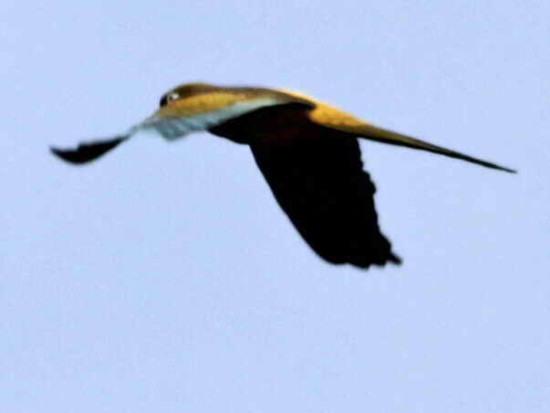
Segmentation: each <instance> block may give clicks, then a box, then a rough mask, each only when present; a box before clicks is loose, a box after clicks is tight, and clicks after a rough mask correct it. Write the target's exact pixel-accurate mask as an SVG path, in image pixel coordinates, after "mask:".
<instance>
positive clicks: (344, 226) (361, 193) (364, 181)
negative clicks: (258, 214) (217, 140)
mask: <svg viewBox="0 0 550 413" xmlns="http://www.w3.org/2000/svg"><path fill="white" fill-rule="evenodd" d="M284 111H285V108H279V109H265V110H262V111H258V112H260V114H259V115H249V116H248V117H247V118H244V117H243V122H244V123H242V125H246V126H243V132H245V133H247V134H248V135H249V139H248V141H249V144H250V146H251V148H252V153H253V154H254V157H255V159H256V163H257V164H258V166H259V168H260V169H261V171H262V173H263V175H264V177H265V178H266V180H267V182H268V184H269V186H270V187H271V190H272V191H273V194H274V195H275V198H276V199H277V202H278V203H279V205H280V206H281V207H282V208H283V210H284V211H285V212H286V214H287V215H288V217H289V218H290V220H291V221H292V223H293V224H294V226H295V227H296V229H297V230H298V231H299V233H300V234H301V235H302V237H303V238H304V239H305V240H306V242H307V243H308V244H309V245H310V246H311V248H313V250H314V251H315V252H316V253H317V254H319V255H320V256H321V257H323V258H324V259H326V260H327V261H330V262H332V263H335V264H344V263H349V264H352V265H355V266H358V267H362V268H368V267H369V266H370V265H372V264H374V265H385V264H386V263H388V262H392V263H395V264H400V263H401V260H400V258H399V257H398V256H397V255H395V254H394V253H393V252H392V251H391V244H390V242H389V241H388V240H387V238H386V237H385V236H384V235H383V234H382V233H381V232H380V228H379V227H378V219H377V215H376V210H375V207H374V200H373V195H374V192H375V187H374V184H373V183H372V182H371V180H370V178H369V175H368V174H367V173H366V172H365V171H363V163H362V162H361V152H360V149H359V144H358V142H357V139H355V138H353V137H350V136H349V135H346V134H342V133H340V132H337V131H334V130H330V129H327V128H323V127H320V126H318V125H315V124H312V123H311V122H309V121H308V120H307V121H306V117H305V116H303V117H302V120H299V119H297V116H298V115H297V113H299V112H298V111H296V110H294V111H292V109H287V112H286V113H285V112H284ZM261 112H263V114H264V115H263V116H264V118H263V119H261V118H262V114H261ZM277 112H278V113H277ZM295 114H296V115H295ZM254 116H256V119H253V117H254ZM293 116H294V118H293ZM270 118H271V119H275V120H273V121H270ZM233 126H235V125H233ZM217 132H220V130H218V131H217ZM222 132H223V131H222Z"/></svg>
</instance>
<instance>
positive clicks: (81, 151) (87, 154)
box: [50, 136, 128, 164]
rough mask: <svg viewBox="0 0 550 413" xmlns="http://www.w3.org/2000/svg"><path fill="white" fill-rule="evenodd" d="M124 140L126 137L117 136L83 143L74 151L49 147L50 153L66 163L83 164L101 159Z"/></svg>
mask: <svg viewBox="0 0 550 413" xmlns="http://www.w3.org/2000/svg"><path fill="white" fill-rule="evenodd" d="M126 139H128V136H118V137H116V138H112V139H107V140H102V141H93V142H83V143H81V144H79V145H78V146H77V147H76V148H75V149H59V148H54V147H51V148H50V151H51V152H52V153H53V154H55V155H57V156H59V157H60V158H61V159H63V160H64V161H66V162H69V163H72V164H84V163H87V162H91V161H93V160H95V159H97V158H99V157H101V156H102V155H104V154H106V153H107V152H109V151H110V150H111V149H114V148H116V147H117V146H118V145H120V144H121V143H122V142H124V141H125V140H126Z"/></svg>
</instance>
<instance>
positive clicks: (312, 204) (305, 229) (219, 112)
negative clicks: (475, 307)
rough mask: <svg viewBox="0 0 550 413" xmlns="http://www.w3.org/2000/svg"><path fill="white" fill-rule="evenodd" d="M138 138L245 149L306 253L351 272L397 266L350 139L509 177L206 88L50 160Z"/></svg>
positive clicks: (309, 103) (296, 109) (403, 140)
mask: <svg viewBox="0 0 550 413" xmlns="http://www.w3.org/2000/svg"><path fill="white" fill-rule="evenodd" d="M147 131H152V132H156V133H157V134H160V135H161V136H162V137H163V138H165V139H166V140H168V141H171V140H176V139H178V138H181V137H183V136H185V135H188V134H190V133H192V132H200V131H208V132H211V133H213V134H214V135H217V136H221V137H224V138H227V139H229V140H231V141H233V142H236V143H240V144H246V145H248V146H250V149H251V150H252V154H253V156H254V158H255V160H256V163H257V165H258V167H259V168H260V170H261V171H262V173H263V175H264V177H265V179H266V181H267V183H268V184H269V186H270V188H271V191H272V192H273V195H274V196H275V199H276V200H277V202H278V203H279V205H280V206H281V208H282V209H283V210H284V212H285V213H286V214H287V215H288V217H289V219H290V220H291V221H292V223H293V224H294V226H295V227H296V229H297V230H298V232H299V233H300V235H301V236H302V237H303V238H304V240H305V241H306V242H307V243H308V244H309V246H310V247H311V248H312V249H313V250H314V251H315V252H316V253H317V254H318V255H319V256H321V257H322V258H324V259H325V260H327V261H329V262H331V263H334V264H346V263H347V264H351V265H354V266H356V267H360V268H368V267H370V266H371V265H377V266H384V265H386V264H387V263H393V264H401V258H400V257H399V256H398V255H397V254H395V253H394V252H393V251H392V247H391V244H390V242H389V240H388V239H387V238H386V237H385V236H384V235H383V234H382V232H381V231H380V228H379V226H378V218H377V214H376V210H375V206H374V199H373V197H374V193H375V186H374V184H373V182H372V181H371V179H370V177H369V174H368V173H367V172H365V171H364V170H363V163H362V161H361V152H360V148H359V143H358V139H357V138H362V139H367V140H371V141H377V142H382V143H387V144H391V145H397V146H405V147H408V148H413V149H419V150H423V151H428V152H432V153H436V154H440V155H444V156H448V157H451V158H457V159H462V160H464V161H467V162H471V163H475V164H478V165H482V166H485V167H487V168H492V169H497V170H500V171H505V172H512V173H513V172H515V171H514V170H512V169H509V168H506V167H503V166H500V165H497V164H495V163H492V162H488V161H485V160H482V159H478V158H474V157H471V156H468V155H465V154H463V153H459V152H456V151H453V150H450V149H446V148H443V147H441V146H437V145H433V144H431V143H428V142H425V141H422V140H419V139H416V138H412V137H409V136H406V135H402V134H400V133H397V132H393V131H390V130H387V129H383V128H380V127H378V126H375V125H372V124H371V123H369V122H366V121H363V120H361V119H358V118H357V117H355V116H353V115H350V114H348V113H346V112H343V111H342V110H340V109H337V108H335V107H333V106H330V105H327V104H325V103H323V102H320V101H318V100H316V99H313V98H311V97H309V96H306V95H304V94H301V93H298V92H295V91H291V90H286V89H268V88H261V87H224V86H217V85H213V84H208V83H189V84H184V85H181V86H178V87H176V88H174V89H172V90H170V91H168V92H167V93H166V94H164V95H163V96H162V98H161V99H160V108H159V109H158V110H157V111H156V112H155V113H153V114H152V115H151V116H149V117H148V118H146V119H145V120H144V121H142V122H141V123H138V124H136V125H134V126H132V127H131V128H130V129H129V130H128V131H127V132H125V133H123V134H121V135H118V136H115V137H113V138H111V139H107V140H96V141H90V142H83V143H81V144H80V145H78V147H77V148H76V149H58V148H51V151H52V152H53V153H54V154H55V155H57V156H59V157H60V158H62V159H63V160H65V161H67V162H70V163H73V164H84V163H87V162H90V161H93V160H95V159H97V158H99V157H100V156H102V155H104V154H105V153H107V152H108V151H110V150H112V149H113V148H115V147H117V146H118V145H120V144H121V143H123V142H125V141H127V140H129V139H130V138H131V137H132V136H134V135H136V134H138V133H140V132H147Z"/></svg>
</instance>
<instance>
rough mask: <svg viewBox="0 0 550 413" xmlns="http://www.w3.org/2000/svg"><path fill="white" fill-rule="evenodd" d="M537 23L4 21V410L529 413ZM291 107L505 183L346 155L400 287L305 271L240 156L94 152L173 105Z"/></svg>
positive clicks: (546, 270)
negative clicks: (319, 107) (89, 157)
mask: <svg viewBox="0 0 550 413" xmlns="http://www.w3.org/2000/svg"><path fill="white" fill-rule="evenodd" d="M549 15H550V3H548V2H544V1H535V0H528V1H512V0H499V1H493V0H487V1H482V2H472V1H454V2H433V1H427V0H426V1H418V0H417V1H404V0H403V1H392V0H384V1H379V0H376V1H364V0H363V1H345V0H343V1H338V2H326V1H317V2H313V1H305V0H302V1H285V0H281V1H278V2H270V3H269V4H268V3H267V2H252V1H232V2H222V1H208V0H206V1H200V2H199V1H186V2H176V1H163V0H159V1H156V2H141V1H136V2H123V1H115V2H113V1H111V2H102V1H97V2H94V3H92V2H88V3H75V2H69V1H51V2H37V1H35V2H28V1H17V2H16V1H11V0H6V1H4V2H2V5H0V18H1V21H2V25H1V28H0V47H1V50H3V63H2V65H1V66H0V75H1V79H2V82H0V90H1V92H2V103H0V105H1V109H2V112H3V115H4V121H3V122H1V123H0V131H1V136H2V139H0V153H1V154H2V155H1V156H2V162H1V164H0V183H1V185H2V188H3V194H4V197H3V203H2V206H1V207H0V225H1V228H2V231H1V232H0V245H1V246H2V250H1V252H0V410H2V411H6V412H13V413H19V412H33V413H36V412H53V411H55V412H65V411H66V412H69V411H71V412H72V411H79V412H81V413H87V412H97V411H101V412H117V413H118V412H126V411H132V412H148V411H155V412H160V411H162V412H181V411H188V412H218V411H224V412H239V413H246V412H259V411H261V412H267V413H268V412H278V413H279V412H281V411H285V412H291V411H298V412H328V413H331V412H344V411H345V412H371V411H377V412H386V413H387V412H391V413H393V412H408V413H409V412H437V413H440V412H443V411H444V412H468V413H472V412H480V413H481V412H483V413H487V412H499V413H504V412H514V413H516V412H520V411H521V412H547V411H549V410H550V370H549V369H548V366H549V365H550V355H549V351H548V349H549V348H550V328H549V325H548V319H549V316H550V306H549V304H548V297H549V294H550V277H549V275H550V253H549V252H548V246H549V245H550V231H549V224H550V223H549V216H550V195H549V193H550V192H549V191H550V183H549V180H548V176H549V173H550V149H549V145H548V133H549V132H548V131H549V130H550V122H549V116H548V96H550V81H549V77H548V73H550V57H549V54H548V39H549V38H550V28H549V26H548V16H549ZM197 80H203V81H209V82H214V83H222V84H229V85H231V84H251V85H265V86H275V87H288V88H294V89H298V90H301V91H303V92H306V93H310V94H312V95H314V96H316V97H318V98H320V99H323V100H326V101H328V102H330V103H332V104H335V105H337V106H339V107H341V108H343V109H346V110H348V111H350V112H352V113H354V114H356V115H358V116H361V117H363V118H366V119H368V120H370V121H372V122H374V123H376V124H379V125H382V126H385V127H388V128H393V129H395V130H398V131H402V132H405V133H408V134H411V135H414V136H418V137H421V138H424V139H427V140H429V141H431V142H434V143H438V144H441V145H444V146H448V147H451V148H454V149H458V150H461V151H464V152H466V153H468V154H471V155H474V156H478V157H482V158H487V159H489V160H494V161H497V162H499V163H502V164H504V165H507V166H511V167H515V168H518V169H519V170H520V174H519V175H515V176H514V175H509V174H504V173H499V172H495V171H491V170H488V169H484V168H481V167H477V166H475V165H469V164H466V163H463V162H460V161H455V160H450V159H445V158H441V157H437V156H433V155H430V154H424V153H419V152H415V151H411V150H407V149H400V148H394V147H386V146H383V145H380V144H376V143H369V142H363V143H362V149H363V159H364V162H365V165H366V168H367V169H368V171H369V172H370V173H371V175H372V177H373V179H374V181H375V182H376V184H377V187H378V192H377V195H376V203H377V207H378V211H379V215H380V219H381V225H382V227H383V230H384V231H385V233H386V234H388V236H389V237H390V238H391V239H392V241H393V244H394V246H395V250H396V251H397V252H398V253H399V254H400V255H401V256H402V257H403V258H404V261H405V262H404V265H403V266H402V267H387V268H385V269H372V270H370V271H368V272H363V271H360V270H357V269H354V268H351V267H347V266H344V267H336V266H331V265H329V264H327V263H325V262H323V261H322V260H320V259H319V258H318V257H316V256H315V255H314V254H313V253H312V252H311V251H310V250H309V248H308V247H307V246H306V244H305V243H304V242H303V241H302V240H301V239H300V238H299V236H298V235H297V233H296V232H295V231H294V229H293V228H292V227H291V225H290V223H289V222H288V220H287V218H286V217H285V216H284V214H283V213H282V212H281V211H280V209H279V208H278V206H277V205H276V203H275V201H274V199H273V198H272V196H271V193H270V191H269V189H268V187H267V185H266V184H265V182H264V181H263V177H262V176H261V174H260V172H259V171H258V170H257V168H256V166H255V164H254V161H253V159H252V156H251V154H250V151H249V150H248V148H246V147H244V146H240V145H235V144H233V143H231V142H228V141H225V140H223V139H220V138H218V137H215V136H212V135H208V134H196V135H192V136H190V137H188V138H186V139H183V140H181V141H178V142H175V143H170V144H168V143H166V142H163V141H162V140H161V139H157V138H155V137H152V136H143V137H140V138H139V139H136V140H134V141H132V142H130V143H128V144H127V145H124V147H121V148H120V149H118V150H117V151H115V152H113V153H112V154H110V155H109V156H108V157H105V158H104V159H102V160H101V161H100V162H97V163H95V164H93V165H90V166H88V167H81V168H75V167H70V166H68V165H66V164H64V163H61V162H59V161H57V160H56V159H54V158H53V157H52V156H50V154H49V153H48V151H47V148H48V146H49V145H52V144H56V145H62V146H63V145H72V144H74V143H76V142H77V141H79V140H82V139H90V138H93V137H103V136H105V137H107V136H110V135H112V134H114V133H117V132H120V131H122V130H125V129H126V128H127V127H128V126H130V125H131V124H133V123H135V122H136V121H138V120H140V119H142V118H143V117H144V116H146V115H148V114H149V113H150V112H152V111H153V110H154V109H155V107H156V105H157V103H158V99H159V97H160V96H161V95H162V93H164V92H165V91H166V90H168V89H170V88H171V87H173V86H175V85H177V84H179V83H184V82H188V81H197Z"/></svg>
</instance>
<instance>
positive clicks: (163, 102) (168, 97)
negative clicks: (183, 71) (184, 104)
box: [160, 92, 180, 107]
mask: <svg viewBox="0 0 550 413" xmlns="http://www.w3.org/2000/svg"><path fill="white" fill-rule="evenodd" d="M179 97H180V95H179V93H177V92H170V93H167V94H166V95H164V96H163V97H162V98H161V99H160V106H161V107H162V106H166V105H167V104H168V103H170V102H173V101H174V100H177V99H179Z"/></svg>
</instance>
